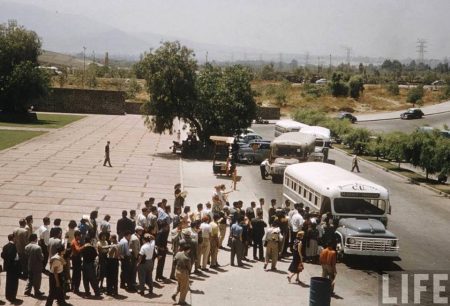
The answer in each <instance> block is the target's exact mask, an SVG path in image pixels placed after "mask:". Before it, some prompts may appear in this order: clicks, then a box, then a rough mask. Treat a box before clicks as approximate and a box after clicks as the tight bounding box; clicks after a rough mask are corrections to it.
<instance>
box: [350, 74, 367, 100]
mask: <svg viewBox="0 0 450 306" xmlns="http://www.w3.org/2000/svg"><path fill="white" fill-rule="evenodd" d="M348 87H349V90H350V97H352V98H354V99H359V97H360V95H361V94H362V92H363V91H364V81H363V78H362V77H361V76H360V75H354V76H352V77H351V78H350V81H349V82H348Z"/></svg>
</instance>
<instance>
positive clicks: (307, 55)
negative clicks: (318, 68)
mask: <svg viewBox="0 0 450 306" xmlns="http://www.w3.org/2000/svg"><path fill="white" fill-rule="evenodd" d="M308 62H309V52H306V54H305V68H306V67H308Z"/></svg>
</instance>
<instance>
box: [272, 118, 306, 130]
mask: <svg viewBox="0 0 450 306" xmlns="http://www.w3.org/2000/svg"><path fill="white" fill-rule="evenodd" d="M275 125H276V126H280V127H283V128H289V129H295V128H297V129H302V128H304V127H306V126H309V125H307V124H304V123H300V122H297V121H294V120H291V119H285V120H280V121H277V122H276V123H275Z"/></svg>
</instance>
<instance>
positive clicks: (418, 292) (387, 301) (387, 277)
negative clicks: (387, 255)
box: [378, 271, 450, 305]
mask: <svg viewBox="0 0 450 306" xmlns="http://www.w3.org/2000/svg"><path fill="white" fill-rule="evenodd" d="M449 274H450V271H398V272H389V273H387V274H382V275H381V276H380V278H379V296H378V297H379V305H448V304H449V303H448V302H449V297H450V282H449Z"/></svg>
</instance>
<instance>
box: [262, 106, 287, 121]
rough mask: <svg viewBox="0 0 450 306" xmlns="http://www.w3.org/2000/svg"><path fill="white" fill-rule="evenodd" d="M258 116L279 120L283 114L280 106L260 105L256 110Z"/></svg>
mask: <svg viewBox="0 0 450 306" xmlns="http://www.w3.org/2000/svg"><path fill="white" fill-rule="evenodd" d="M256 116H258V117H261V118H262V119H266V120H278V119H280V116H281V115H280V108H279V107H263V106H258V109H257V110H256Z"/></svg>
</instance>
